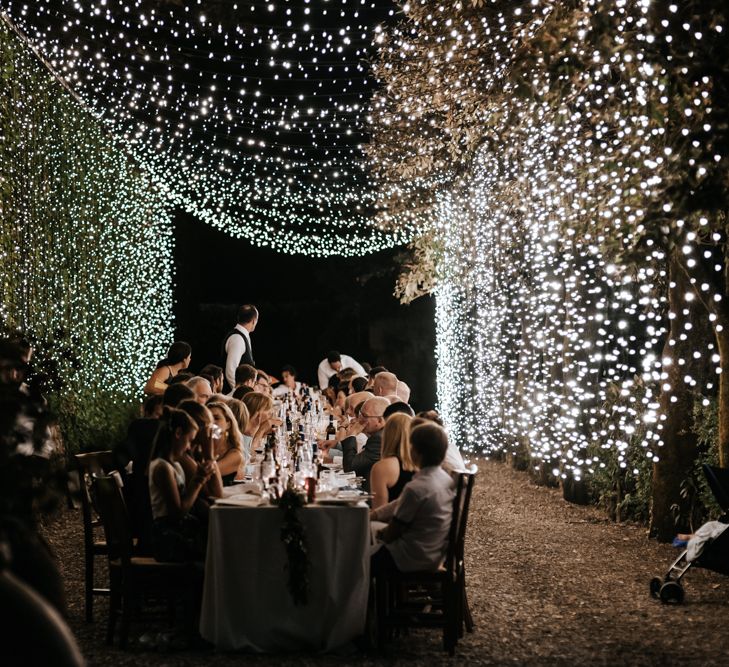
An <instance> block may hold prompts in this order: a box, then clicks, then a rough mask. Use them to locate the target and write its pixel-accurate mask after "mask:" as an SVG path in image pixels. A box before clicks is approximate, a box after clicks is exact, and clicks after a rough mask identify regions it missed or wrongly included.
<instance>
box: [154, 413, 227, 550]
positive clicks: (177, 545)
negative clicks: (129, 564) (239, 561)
mask: <svg viewBox="0 0 729 667" xmlns="http://www.w3.org/2000/svg"><path fill="white" fill-rule="evenodd" d="M197 431H198V428H197V425H196V424H195V422H194V421H193V419H192V418H191V417H190V416H189V415H188V414H187V413H185V412H183V411H182V410H177V409H174V408H165V412H164V414H163V415H162V419H161V422H160V428H159V431H158V433H157V437H156V438H155V441H154V446H153V448H152V456H151V461H150V463H149V496H150V499H151V503H152V516H153V517H154V533H153V546H154V557H155V558H156V559H157V560H159V561H163V562H164V561H172V562H184V561H189V560H201V559H202V558H203V557H204V554H205V544H206V540H205V530H204V526H203V524H202V523H201V522H200V521H199V520H197V519H196V518H194V517H192V515H191V514H190V510H191V509H192V507H193V505H194V504H195V501H196V500H197V498H198V495H199V494H200V492H201V491H202V490H203V488H204V487H205V484H206V483H207V482H208V480H209V479H210V478H211V477H212V475H213V474H214V467H215V464H214V462H211V461H208V462H207V463H198V464H192V463H191V459H190V458H189V457H188V456H187V452H188V450H189V449H190V446H191V444H192V441H193V439H194V438H195V436H196V435H197Z"/></svg>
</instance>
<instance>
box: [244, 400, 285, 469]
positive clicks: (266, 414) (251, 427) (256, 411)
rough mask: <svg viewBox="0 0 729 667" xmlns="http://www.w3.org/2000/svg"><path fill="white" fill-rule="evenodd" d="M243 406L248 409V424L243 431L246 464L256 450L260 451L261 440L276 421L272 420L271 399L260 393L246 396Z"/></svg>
mask: <svg viewBox="0 0 729 667" xmlns="http://www.w3.org/2000/svg"><path fill="white" fill-rule="evenodd" d="M243 404H244V405H245V406H246V408H248V415H249V416H248V424H246V428H245V430H244V431H243V453H244V456H245V459H246V462H248V461H249V460H250V458H251V456H252V454H253V453H254V452H255V451H256V450H258V449H262V444H261V443H262V440H263V439H264V438H265V437H266V436H267V435H268V434H269V433H270V432H271V428H272V426H273V425H274V422H275V421H278V420H274V419H273V414H272V413H273V399H272V398H271V397H270V396H268V395H266V394H263V393H261V392H260V391H252V392H249V393H248V394H246V395H245V396H244V397H243Z"/></svg>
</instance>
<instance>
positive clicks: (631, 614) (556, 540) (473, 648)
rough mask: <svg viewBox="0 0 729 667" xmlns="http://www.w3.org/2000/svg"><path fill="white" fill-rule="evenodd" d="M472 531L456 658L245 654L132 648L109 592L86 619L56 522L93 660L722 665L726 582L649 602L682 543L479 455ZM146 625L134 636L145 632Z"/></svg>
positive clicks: (77, 623)
mask: <svg viewBox="0 0 729 667" xmlns="http://www.w3.org/2000/svg"><path fill="white" fill-rule="evenodd" d="M479 467H480V474H479V478H478V481H477V488H476V491H475V493H474V498H473V500H472V510H471V516H472V520H471V524H470V527H469V531H470V533H469V535H468V537H467V567H468V587H469V595H470V599H471V607H472V609H473V613H474V617H475V621H476V625H477V627H476V631H475V633H474V634H473V635H466V637H465V638H464V639H463V640H462V641H461V642H460V643H459V645H458V650H457V657H456V659H455V660H452V661H450V660H449V659H448V657H447V655H446V654H444V653H443V652H442V651H441V648H440V635H439V633H438V632H436V631H434V632H415V633H411V634H410V635H409V636H407V637H404V638H401V639H396V640H395V642H394V643H393V645H392V648H391V649H390V651H389V653H388V656H387V657H386V659H384V660H383V659H382V658H379V659H375V658H373V657H372V656H364V655H357V654H355V655H349V656H346V657H344V656H304V655H296V656H293V655H292V656H248V655H246V656H241V655H225V654H217V653H215V652H213V651H190V652H178V653H168V654H161V653H154V652H142V651H140V650H139V649H136V650H135V649H134V648H131V649H130V650H129V651H126V652H123V651H120V650H119V649H116V648H113V649H111V648H108V647H107V646H105V644H104V641H103V637H104V623H105V618H106V601H105V600H103V599H101V600H100V601H98V600H99V598H97V601H98V602H97V608H96V618H97V619H98V620H97V622H96V623H94V624H91V625H87V624H85V623H84V622H83V596H82V586H83V583H82V582H83V558H82V553H83V552H82V549H83V547H82V540H81V525H80V517H79V516H78V514H77V513H76V512H71V511H67V512H64V513H63V514H62V515H61V517H60V518H59V519H58V520H57V521H55V522H54V523H53V524H52V525H51V526H49V527H48V530H47V534H48V537H49V539H50V540H51V541H52V544H53V546H54V548H55V549H56V551H57V553H58V555H59V559H60V561H61V567H62V568H63V573H64V576H65V578H66V582H67V585H68V591H69V592H68V595H69V614H70V623H71V627H72V629H73V630H74V632H75V633H76V636H77V637H78V640H79V643H80V645H81V648H82V650H83V652H84V654H85V655H86V657H87V659H88V661H89V664H90V665H112V664H114V665H139V664H140V663H144V665H145V667H147V666H150V667H151V666H153V665H198V664H199V665H202V664H206V665H208V664H209V665H234V664H236V665H237V664H241V663H245V664H254V665H271V664H279V665H289V664H290V665H304V664H331V665H347V664H352V665H368V664H382V663H383V662H387V663H389V664H416V663H425V662H428V663H432V664H442V663H450V662H453V663H454V664H455V662H456V661H457V662H458V663H459V664H461V663H464V662H468V663H471V664H528V665H574V664H588V663H589V664H597V665H673V664H675V665H678V664H681V665H686V664H690V665H693V664H696V665H699V664H701V665H706V664H719V663H722V662H724V660H725V658H724V657H723V656H724V653H725V651H726V648H727V646H728V645H729V642H728V641H727V640H726V629H725V628H726V619H725V617H726V616H727V612H729V599H728V598H729V596H728V595H727V591H729V579H726V578H725V577H722V576H720V575H717V574H715V573H712V572H706V571H703V570H698V569H697V570H695V571H691V572H689V574H688V575H687V581H686V602H685V603H684V604H683V605H682V606H679V607H667V606H664V605H662V604H661V603H660V602H657V601H655V600H653V599H651V598H650V597H649V595H648V582H649V580H650V578H651V577H652V576H654V575H656V574H662V573H663V572H664V571H665V569H666V568H667V566H668V564H669V562H670V560H671V558H674V557H675V556H676V550H675V549H672V548H671V547H669V546H666V545H661V544H657V543H656V542H653V541H651V540H648V539H647V538H646V534H645V529H644V528H643V527H642V526H635V525H628V524H614V523H610V522H608V521H606V520H605V519H604V517H603V515H602V514H601V513H600V512H599V511H598V510H596V509H594V508H591V507H579V506H574V505H569V504H568V503H566V502H564V501H563V500H562V498H561V495H560V493H559V492H558V491H557V490H554V489H546V488H542V487H537V486H535V485H534V484H533V483H532V482H531V481H530V480H529V478H528V477H527V476H526V475H525V474H524V473H520V472H516V471H513V470H511V469H510V468H508V467H506V466H504V465H502V464H499V463H496V462H493V461H481V462H480V463H479ZM142 630H143V629H142V628H141V627H140V626H139V625H135V626H133V628H132V633H133V635H134V634H135V633H136V634H139V633H140V632H142Z"/></svg>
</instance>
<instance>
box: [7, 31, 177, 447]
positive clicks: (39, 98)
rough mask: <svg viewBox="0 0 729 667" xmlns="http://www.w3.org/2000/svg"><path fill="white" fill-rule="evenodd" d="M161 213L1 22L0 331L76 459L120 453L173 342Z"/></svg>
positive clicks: (168, 244)
mask: <svg viewBox="0 0 729 667" xmlns="http://www.w3.org/2000/svg"><path fill="white" fill-rule="evenodd" d="M165 206H166V202H165V201H164V199H163V198H162V196H161V195H160V194H159V193H158V192H157V190H156V189H155V187H154V185H153V184H152V183H151V181H150V179H149V178H148V177H147V176H146V175H145V174H144V173H142V172H140V170H139V169H138V168H136V167H135V165H134V164H133V163H132V161H131V159H130V158H129V157H128V156H127V155H125V153H124V152H123V150H122V149H121V147H120V144H119V143H117V141H116V140H115V139H114V137H113V135H112V134H111V133H110V131H109V129H108V128H107V127H105V125H104V124H103V123H102V122H101V121H100V120H99V119H97V118H95V117H94V116H93V115H92V114H91V113H90V112H89V111H88V110H86V109H84V108H82V107H81V106H80V105H79V104H78V103H77V102H76V101H75V100H73V99H72V97H71V96H70V95H69V94H67V93H66V92H65V91H64V90H63V89H62V87H61V86H60V84H59V83H58V82H57V81H56V80H55V79H53V77H52V76H51V75H50V74H49V73H48V72H47V71H46V70H45V69H44V68H43V67H42V66H41V65H40V63H38V61H37V60H36V58H35V56H34V55H33V54H32V53H31V52H30V51H29V50H28V49H27V47H26V46H25V45H24V44H22V43H21V42H20V41H19V40H18V39H17V38H16V36H15V35H13V34H11V33H10V32H9V30H8V29H7V28H6V27H5V25H4V24H3V23H0V276H2V278H0V331H5V332H8V331H20V332H22V334H23V335H25V336H26V337H28V339H29V340H30V341H31V342H32V343H33V345H34V347H35V348H36V354H35V357H34V373H35V381H37V382H39V383H41V384H42V385H43V387H44V392H45V393H46V395H47V396H48V398H49V401H50V404H51V405H52V407H53V408H54V409H55V410H56V412H57V415H58V419H59V423H60V426H61V431H62V435H63V437H64V440H65V444H66V446H67V448H68V449H69V451H76V450H79V449H88V448H91V447H95V448H96V447H100V446H102V447H103V446H107V445H110V444H113V442H114V440H115V439H116V438H117V437H118V436H119V433H120V432H121V430H122V428H123V422H124V421H125V420H126V419H127V418H128V416H129V414H130V410H132V409H133V407H134V406H135V405H138V404H139V400H140V399H141V387H142V386H143V383H144V381H145V380H146V377H147V376H148V374H149V372H150V371H151V369H152V368H153V366H154V361H155V360H156V359H158V358H159V357H160V356H161V353H162V351H163V348H164V347H165V346H166V345H168V344H169V343H170V342H171V340H170V339H171V334H172V332H171V326H172V278H171V276H172V260H171V254H172V228H171V223H170V219H169V216H168V214H167V211H166V209H165Z"/></svg>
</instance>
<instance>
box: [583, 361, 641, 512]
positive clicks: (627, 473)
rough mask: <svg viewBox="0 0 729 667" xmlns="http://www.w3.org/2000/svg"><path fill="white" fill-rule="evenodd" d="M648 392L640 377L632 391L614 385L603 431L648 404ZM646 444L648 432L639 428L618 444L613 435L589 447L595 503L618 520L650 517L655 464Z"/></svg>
mask: <svg viewBox="0 0 729 667" xmlns="http://www.w3.org/2000/svg"><path fill="white" fill-rule="evenodd" d="M645 395H646V387H645V385H644V384H643V381H642V380H641V378H640V377H639V376H637V377H636V378H635V390H634V393H632V394H626V393H625V392H623V391H621V390H620V387H619V385H617V384H614V385H612V386H611V387H610V389H609V390H608V392H607V396H608V399H607V401H605V403H604V404H603V405H602V407H601V410H600V414H601V415H602V416H603V420H602V424H601V427H602V429H601V432H605V433H613V432H615V430H616V428H615V426H616V424H617V423H619V421H620V419H621V417H620V415H621V414H623V413H624V412H625V410H626V409H633V410H635V409H636V406H641V405H645V404H644V403H643V398H644V397H645ZM638 410H640V408H639V407H638ZM644 443H645V432H644V431H640V430H639V431H636V432H635V433H634V434H633V436H632V437H631V438H629V439H628V440H627V441H623V442H621V443H620V445H619V446H617V447H616V446H614V445H615V443H614V442H612V441H611V440H610V438H609V437H605V438H603V439H599V440H593V441H592V442H591V443H590V445H589V446H588V448H587V457H588V460H590V471H591V474H590V475H589V476H588V477H587V484H588V487H589V489H590V493H591V495H592V496H593V498H594V500H595V502H596V503H597V504H598V505H600V506H601V507H603V508H604V509H605V511H606V512H607V514H608V516H610V517H611V518H612V519H615V520H616V521H623V520H626V519H629V520H634V521H642V522H645V521H647V520H648V516H649V511H650V502H651V492H652V486H651V481H652V465H653V464H652V459H651V457H650V452H649V451H647V449H646V447H645V446H644Z"/></svg>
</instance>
